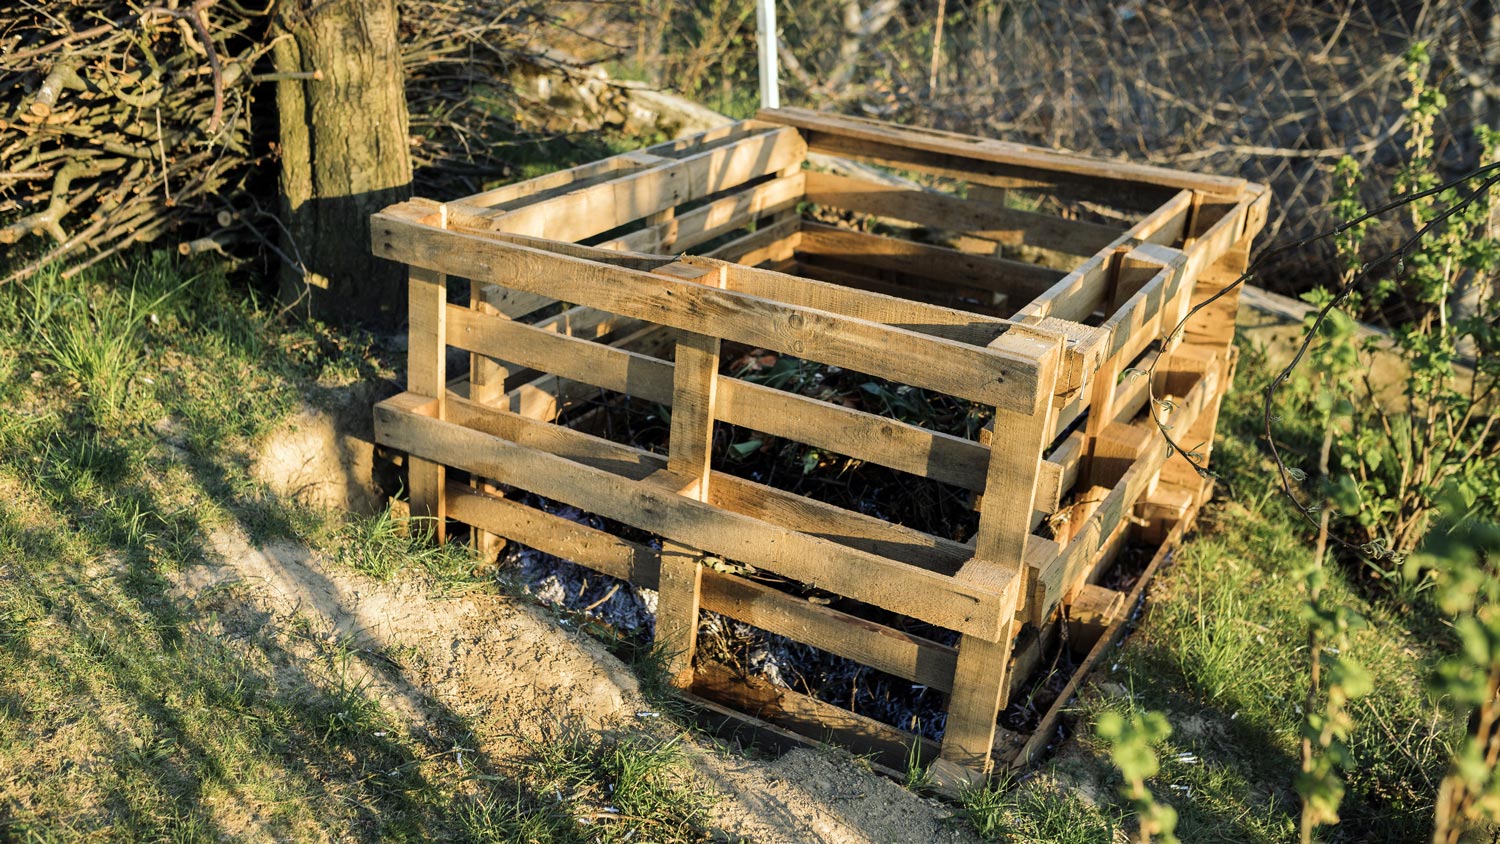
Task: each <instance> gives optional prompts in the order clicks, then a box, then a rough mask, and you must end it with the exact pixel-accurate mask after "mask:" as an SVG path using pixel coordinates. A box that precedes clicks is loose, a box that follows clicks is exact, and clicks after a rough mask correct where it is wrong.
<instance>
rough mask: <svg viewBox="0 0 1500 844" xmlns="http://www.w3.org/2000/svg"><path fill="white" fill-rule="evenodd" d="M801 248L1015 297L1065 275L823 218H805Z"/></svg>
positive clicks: (1027, 294) (1044, 288)
mask: <svg viewBox="0 0 1500 844" xmlns="http://www.w3.org/2000/svg"><path fill="white" fill-rule="evenodd" d="M797 252H798V253H799V254H804V253H805V254H808V255H819V256H826V257H829V258H837V259H839V260H842V261H847V262H850V263H856V264H862V265H865V266H871V267H880V268H882V269H890V270H895V271H897V272H901V273H905V274H907V275H913V276H918V277H921V278H926V279H930V280H932V281H933V283H935V284H939V285H944V284H953V285H960V286H965V287H977V288H979V289H981V290H993V291H995V292H998V293H1004V294H1006V295H1008V296H1011V297H1013V298H1016V299H1029V298H1031V297H1033V296H1036V295H1038V294H1040V293H1044V292H1046V291H1047V290H1048V289H1050V288H1051V287H1052V285H1053V284H1055V283H1057V280H1058V279H1060V278H1062V276H1063V273H1062V272H1060V271H1058V270H1054V269H1052V268H1050V267H1043V266H1040V265H1037V264H1028V263H1026V262H1025V261H1013V260H1010V259H1009V258H993V257H990V256H987V255H973V254H970V253H968V252H960V251H958V250H957V249H947V248H945V247H942V246H932V245H929V244H925V243H913V242H912V241H909V240H901V239H900V238H895V237H886V236H884V235H877V234H865V233H863V232H857V231H851V230H850V229H841V228H838V227H835V226H825V225H822V224H819V223H804V224H803V226H802V241H801V243H799V244H798V246H797Z"/></svg>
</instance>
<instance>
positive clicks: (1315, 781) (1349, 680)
mask: <svg viewBox="0 0 1500 844" xmlns="http://www.w3.org/2000/svg"><path fill="white" fill-rule="evenodd" d="M1327 579H1328V572H1327V569H1325V568H1324V567H1323V565H1322V560H1321V559H1320V560H1318V561H1317V562H1315V563H1314V564H1313V565H1312V566H1311V567H1309V569H1308V571H1307V575H1306V582H1307V594H1308V600H1307V606H1306V608H1305V609H1304V617H1305V619H1306V621H1307V625H1308V651H1309V653H1310V654H1311V656H1310V659H1311V663H1312V665H1311V672H1310V680H1309V683H1308V690H1307V704H1306V710H1305V712H1306V714H1305V715H1304V717H1303V721H1302V770H1301V771H1300V772H1299V773H1298V774H1297V780H1296V786H1297V794H1298V796H1299V797H1301V798H1302V817H1301V824H1300V832H1301V839H1302V841H1303V842H1304V844H1307V842H1310V841H1312V840H1313V833H1314V832H1315V830H1316V829H1317V828H1318V827H1319V826H1322V825H1326V824H1336V823H1338V821H1339V812H1338V809H1339V804H1340V803H1342V802H1343V799H1344V783H1343V780H1342V779H1340V777H1339V772H1340V771H1341V770H1345V769H1348V768H1349V767H1351V766H1352V765H1353V759H1352V757H1351V756H1350V753H1349V735H1350V733H1351V732H1352V731H1353V729H1354V720H1353V719H1352V718H1351V717H1350V716H1349V709H1348V704H1349V701H1350V700H1353V699H1355V698H1358V697H1363V696H1364V695H1367V694H1369V693H1370V691H1371V688H1372V686H1371V681H1370V675H1369V672H1367V671H1366V670H1365V669H1364V667H1363V666H1362V665H1360V664H1359V663H1358V662H1356V661H1354V660H1353V659H1351V658H1350V657H1349V656H1348V655H1347V653H1346V652H1347V651H1348V649H1349V632H1350V631H1351V630H1355V629H1358V628H1359V627H1361V626H1363V624H1364V619H1363V618H1362V617H1361V616H1360V615H1358V614H1357V613H1355V612H1353V611H1351V610H1350V609H1348V608H1347V607H1343V606H1339V605H1336V604H1330V603H1329V602H1327V601H1325V600H1323V587H1324V586H1325V585H1326V584H1327ZM1325 652H1326V654H1327V655H1325ZM1328 656H1332V657H1333V659H1332V660H1331V661H1327V660H1328ZM1325 661H1327V671H1326V676H1325V671H1324V663H1325Z"/></svg>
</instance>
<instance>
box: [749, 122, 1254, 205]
mask: <svg viewBox="0 0 1500 844" xmlns="http://www.w3.org/2000/svg"><path fill="white" fill-rule="evenodd" d="M756 118H757V119H759V120H763V121H767V122H771V123H780V124H783V125H787V126H795V127H797V128H799V129H801V130H803V132H804V134H806V135H807V136H808V146H809V149H811V150H812V151H815V152H828V153H830V154H833V155H839V154H845V155H847V154H848V153H849V152H850V151H851V150H850V147H851V146H852V147H853V148H854V150H858V149H860V148H861V147H862V146H863V147H864V148H867V149H870V150H871V151H872V155H870V156H855V157H859V158H871V157H874V158H876V159H877V160H878V158H879V157H880V156H881V155H882V154H887V155H888V154H889V152H891V151H896V152H902V153H905V154H906V157H907V158H908V159H912V158H918V156H917V155H916V154H917V153H921V152H926V153H930V154H935V155H937V156H940V157H942V158H940V159H939V160H944V159H952V160H953V164H952V165H949V166H950V167H953V168H954V169H957V170H959V171H964V170H971V171H978V172H979V173H982V174H985V175H992V176H996V177H1001V176H1008V177H1010V181H1012V182H1014V184H1004V183H1001V180H1000V179H995V180H993V181H990V182H989V183H990V184H997V185H998V186H1000V187H1009V186H1015V187H1057V188H1058V189H1059V190H1061V191H1063V192H1064V193H1066V192H1068V191H1074V192H1078V193H1087V194H1089V195H1096V196H1099V195H1102V196H1104V197H1106V198H1110V199H1113V200H1116V201H1123V202H1124V204H1126V205H1127V207H1129V206H1130V205H1131V200H1132V199H1135V200H1136V201H1139V197H1141V196H1142V195H1143V194H1144V195H1146V196H1150V194H1151V190H1150V189H1151V188H1159V189H1170V190H1183V189H1188V190H1197V191H1202V192H1205V193H1209V194H1214V195H1222V196H1237V195H1238V194H1239V193H1240V192H1241V191H1243V190H1244V189H1245V187H1246V185H1247V184H1248V183H1247V182H1246V181H1245V180H1244V179H1238V178H1233V177H1227V176H1205V175H1199V174H1196V173H1184V172H1182V171H1179V170H1170V169H1167V168H1164V167H1152V166H1148V165H1143V164H1132V163H1128V162H1119V161H1104V160H1100V159H1097V158H1088V157H1085V156H1081V155H1074V154H1071V153H1061V152H1057V151H1055V150H1049V149H1044V148H1041V147H1032V146H1027V145H1025V144H1018V143H1012V142H1009V141H998V140H991V139H987V138H976V137H974V136H972V135H960V134H957V133H953V132H942V131H938V130H933V129H918V128H913V127H905V126H895V125H893V124H890V123H882V122H879V121H874V120H863V119H861V118H856V117H847V116H843V115H832V114H823V113H818V112H814V111H808V110H806V109H800V108H782V109H762V110H761V111H760V113H759V114H757V115H756ZM824 136H826V137H827V138H829V139H843V140H845V141H854V142H859V143H855V144H852V145H851V144H843V145H838V144H828V143H826V142H825V141H824V140H823V137H824ZM918 160H920V159H918ZM955 165H956V166H955ZM984 165H990V166H987V167H986V166H984Z"/></svg>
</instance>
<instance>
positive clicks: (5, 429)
mask: <svg viewBox="0 0 1500 844" xmlns="http://www.w3.org/2000/svg"><path fill="white" fill-rule="evenodd" d="M386 354H387V352H386V351H385V350H384V349H383V347H381V346H380V345H379V344H377V343H375V342H374V341H373V340H372V339H371V338H369V337H365V336H361V335H359V334H357V333H349V332H336V331H332V330H328V329H325V328H323V327H320V326H316V325H290V324H286V323H283V322H282V321H280V320H278V318H277V316H276V314H275V313H274V311H273V310H272V309H270V308H269V307H266V306H264V305H262V304H260V303H258V302H257V301H255V299H254V298H253V297H252V296H248V295H247V291H246V290H245V289H243V288H242V287H238V286H236V285H234V284H231V283H230V282H229V280H228V279H226V277H225V276H224V273H223V271H222V270H221V269H220V268H219V267H217V266H215V265H213V264H206V263H190V262H182V261H179V260H178V259H177V258H176V257H175V256H169V255H166V254H164V253H157V254H144V253H142V254H137V255H134V256H131V258H130V259H129V260H127V261H122V262H117V263H114V264H112V265H108V266H104V267H101V268H98V269H96V270H95V271H93V272H89V273H84V274H81V275H79V276H78V277H76V278H73V279H64V278H62V277H61V276H59V275H58V274H55V273H41V274H39V275H37V276H35V277H33V278H31V279H28V280H25V281H23V282H21V283H18V284H15V285H12V286H9V287H6V288H0V406H3V407H4V408H5V412H3V413H0V842H7V844H8V842H67V841H85V840H88V841H93V840H110V841H205V842H206V841H220V840H223V839H225V838H241V839H250V840H273V839H277V840H296V841H335V840H337V841H344V840H382V841H387V840H388V841H517V840H539V841H561V842H582V841H593V840H597V839H598V833H599V831H600V830H601V829H605V828H608V829H620V830H624V829H627V828H628V826H627V825H626V824H622V823H619V822H614V823H612V824H610V823H605V822H598V821H594V820H593V819H592V818H591V817H590V815H589V813H592V812H596V811H599V810H598V808H597V807H598V805H599V803H600V802H601V801H602V800H603V797H601V795H604V794H610V793H615V794H621V793H623V794H626V795H636V797H634V798H632V799H633V800H634V802H631V803H629V805H630V806H631V811H633V812H637V813H640V814H642V815H643V816H652V817H657V816H660V817H675V818H678V819H679V820H681V821H682V823H681V824H679V825H678V828H679V831H680V835H679V838H678V839H676V840H696V838H701V837H702V835H703V834H704V833H703V832H702V826H701V824H698V825H696V826H695V825H694V824H695V823H697V821H696V819H697V818H698V817H699V815H696V814H692V815H676V816H674V815H671V814H670V813H671V812H673V811H678V809H677V808H676V806H677V804H679V803H680V804H681V805H682V806H689V807H691V806H695V805H699V804H698V803H694V802H692V801H688V802H686V803H682V802H681V801H679V800H678V798H677V796H676V792H674V791H672V790H671V789H672V788H673V787H674V786H672V785H671V784H670V782H669V777H670V776H672V774H671V772H672V771H673V770H675V766H676V765H677V762H676V760H675V759H674V758H673V757H672V756H671V753H670V749H671V748H670V746H669V745H668V744H666V743H664V742H657V743H652V742H651V741H648V740H647V739H645V738H639V737H637V738H626V739H623V740H621V741H620V742H617V743H615V744H614V745H611V746H610V747H607V748H606V747H602V746H601V747H597V748H583V749H579V748H575V750H576V753H578V754H585V755H582V756H579V757H578V758H579V759H583V758H587V759H589V760H592V761H591V762H590V763H589V764H590V766H591V767H590V772H589V779H588V783H587V787H585V783H583V782H582V781H579V782H578V783H577V784H576V785H575V786H574V787H573V788H572V789H571V790H570V791H568V792H567V793H565V794H564V795H563V798H562V799H558V798H557V797H556V796H554V795H553V794H552V793H550V792H543V791H542V790H540V785H541V784H544V783H545V784H550V783H551V782H552V781H553V780H552V779H546V780H544V779H543V775H544V774H546V773H547V772H545V771H541V770H539V769H538V770H533V769H530V768H525V767H522V768H520V769H515V768H510V767H505V766H503V765H502V764H501V763H500V762H498V761H496V760H489V759H483V758H480V759H476V758H475V757H474V755H473V754H472V753H466V752H464V751H463V748H467V747H471V746H473V745H474V741H473V738H472V735H471V734H470V732H469V730H468V727H467V726H466V724H465V722H464V720H463V719H462V718H461V717H459V716H458V715H456V714H455V713H452V712H448V711H446V710H442V709H441V708H440V707H438V708H436V710H435V712H434V713H433V718H432V719H431V721H430V723H429V724H428V725H425V726H423V727H421V728H418V727H417V726H415V725H413V724H411V723H408V722H406V721H405V720H404V719H402V718H399V717H396V716H394V715H392V714H391V712H390V711H388V710H387V709H386V708H385V707H383V706H382V705H381V703H380V700H379V697H378V695H377V690H376V689H374V688H372V686H371V680H370V677H371V676H372V675H371V673H370V669H369V660H367V659H366V657H367V656H368V655H367V654H364V653H363V652H362V651H358V650H356V648H355V646H354V643H353V642H352V641H350V640H348V639H347V638H339V637H330V636H329V635H328V632H327V631H326V630H319V629H317V627H316V625H315V624H313V623H312V622H311V621H310V620H309V619H308V618H306V617H304V616H300V615H293V616H290V617H288V618H277V619H266V618H264V617H260V616H258V615H256V614H255V612H254V611H253V610H251V609H249V605H248V604H247V603H246V602H244V601H241V600H237V599H236V598H237V590H240V589H244V588H245V587H243V586H238V585H235V584H233V583H231V584H229V585H226V586H221V587H216V588H214V589H210V590H206V591H203V592H201V593H199V594H198V595H197V597H196V598H195V599H193V600H191V601H189V600H187V599H185V598H184V597H183V596H182V593H180V592H179V591H178V590H177V588H176V586H177V584H178V582H179V580H180V578H181V577H182V575H183V573H184V572H186V571H189V570H192V569H195V568H198V567H200V566H202V565H204V564H209V565H214V564H217V563H221V562H223V561H222V560H220V559H219V558H218V552H217V551H216V550H215V549H216V545H215V543H214V541H213V537H214V536H215V534H216V532H220V531H223V530H237V531H242V532H243V533H245V534H246V535H248V536H250V537H251V538H252V539H254V540H257V541H267V540H272V539H278V538H282V539H291V540H295V541H298V542H301V543H305V544H307V545H309V546H310V547H311V548H313V549H314V550H315V551H317V552H319V553H322V554H324V555H325V556H326V557H328V558H330V559H333V560H343V562H344V563H345V564H347V565H348V566H349V567H351V568H353V569H358V570H360V571H363V572H366V573H368V574H370V575H372V576H375V577H379V578H393V577H397V576H402V575H400V574H399V572H400V570H401V569H402V568H408V567H409V568H415V569H417V570H418V574H419V575H420V576H422V577H425V578H428V579H430V580H432V581H435V582H436V583H438V584H439V585H440V586H443V587H444V588H450V589H452V588H471V587H472V584H473V583H474V578H473V576H472V566H473V562H474V561H473V560H472V559H471V558H470V557H469V556H468V555H467V554H466V553H464V552H462V551H460V550H456V549H454V548H448V549H432V548H431V547H429V546H427V545H426V544H425V543H423V542H422V541H421V533H422V531H421V530H420V528H421V525H420V524H416V525H413V524H412V523H410V522H409V521H408V520H406V519H404V518H403V517H401V516H400V515H398V514H395V513H391V512H386V513H383V514H380V515H377V516H375V517H372V518H369V519H357V520H351V521H342V520H339V519H334V518H331V517H330V516H328V515H327V514H322V513H316V512H311V511H308V510H305V509H303V508H300V507H298V506H297V505H295V504H291V503H288V502H285V501H281V500H278V499H277V498H276V497H274V496H273V495H271V494H270V493H269V492H268V491H267V490H266V489H265V488H264V487H263V486H262V485H261V484H260V483H259V482H258V481H257V480H255V478H254V476H253V474H252V472H251V471H250V464H251V458H252V456H253V455H254V453H255V451H256V447H257V444H258V443H259V441H260V440H261V439H262V438H264V437H265V436H266V435H267V433H268V432H270V431H272V430H274V429H275V428H276V427H277V426H278V425H279V424H280V423H281V422H282V421H283V420H286V419H287V418H288V417H289V416H290V415H291V414H292V413H293V411H294V410H295V409H296V408H298V407H299V405H300V404H301V403H302V402H306V401H311V402H314V403H316V402H317V401H319V400H320V396H323V395H325V394H331V393H335V392H337V390H338V389H339V388H340V387H341V386H343V385H348V384H350V383H353V382H356V381H374V380H377V379H379V378H389V377H392V376H393V373H392V371H391V369H390V368H389V366H388V365H387V364H386V362H385V356H386ZM400 658H402V655H400V654H394V655H392V656H391V657H390V659H391V661H393V662H394V661H396V660H398V659H400ZM585 751H587V753H585ZM587 754H592V755H587ZM595 763H597V764H595ZM577 764H579V765H582V764H583V763H582V762H577ZM548 776H550V774H548ZM611 789H613V792H611ZM669 797H670V798H671V799H672V800H674V801H676V802H674V806H672V807H657V806H656V805H655V804H654V803H653V802H652V801H655V800H665V799H668V798H669ZM619 799H623V798H619ZM663 813H665V814H663ZM585 820H588V821H589V823H584V821H585ZM643 823H644V824H646V825H647V826H649V825H650V823H656V821H651V822H643ZM643 833H644V827H643ZM611 834H613V833H611ZM611 840H618V839H611ZM638 840H639V839H638Z"/></svg>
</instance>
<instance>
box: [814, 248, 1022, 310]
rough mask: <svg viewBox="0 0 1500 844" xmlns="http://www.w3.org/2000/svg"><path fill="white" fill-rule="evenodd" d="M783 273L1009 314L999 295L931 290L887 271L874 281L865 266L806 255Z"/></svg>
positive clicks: (959, 289)
mask: <svg viewBox="0 0 1500 844" xmlns="http://www.w3.org/2000/svg"><path fill="white" fill-rule="evenodd" d="M787 272H791V273H794V274H796V275H798V276H800V277H802V278H814V279H817V280H819V281H827V282H831V283H833V284H837V285H840V286H842V287H846V288H854V289H856V290H868V291H871V292H873V293H883V294H885V295H887V296H895V297H897V298H900V299H907V300H911V301H914V302H927V303H930V304H934V305H941V306H944V307H952V308H958V309H960V310H963V311H967V312H969V313H977V314H985V315H987V316H994V317H1003V316H1005V315H1007V314H1009V313H1010V308H1009V307H1008V306H1007V303H1008V302H1009V301H1010V300H1009V297H1007V296H1005V295H1004V294H1001V293H995V292H993V291H989V290H971V289H969V288H965V287H955V286H949V285H944V286H943V287H942V289H938V290H934V289H931V285H929V284H928V283H927V282H926V281H924V280H922V279H917V278H911V277H908V276H904V275H901V274H898V273H891V272H879V275H880V278H874V277H872V276H873V275H874V274H875V273H876V272H877V271H874V270H871V269H870V268H868V267H858V266H851V265H846V264H839V263H837V262H833V261H829V260H827V259H817V258H813V257H812V256H808V255H804V256H802V260H801V261H800V262H798V263H797V264H796V266H795V267H793V268H791V269H789V270H787ZM893 276H894V278H893Z"/></svg>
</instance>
